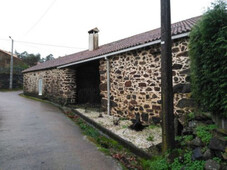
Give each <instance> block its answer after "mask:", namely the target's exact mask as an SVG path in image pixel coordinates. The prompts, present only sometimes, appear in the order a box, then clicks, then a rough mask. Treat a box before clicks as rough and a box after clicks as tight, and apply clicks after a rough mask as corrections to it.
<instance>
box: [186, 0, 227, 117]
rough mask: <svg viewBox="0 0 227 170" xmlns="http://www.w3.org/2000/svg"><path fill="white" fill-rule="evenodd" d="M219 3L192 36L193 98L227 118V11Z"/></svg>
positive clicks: (201, 21) (221, 3)
mask: <svg viewBox="0 0 227 170" xmlns="http://www.w3.org/2000/svg"><path fill="white" fill-rule="evenodd" d="M226 7H227V6H226V3H225V1H221V0H220V1H217V2H216V3H213V4H212V7H211V8H210V9H208V11H207V12H206V13H205V14H204V15H203V16H202V18H201V20H200V22H198V24H197V25H196V26H195V27H194V28H193V30H192V32H191V34H190V42H189V49H190V50H189V54H190V59H191V81H192V83H191V84H192V96H193V98H194V99H195V100H196V101H197V103H198V104H199V107H200V108H201V109H202V111H210V112H212V113H216V114H219V115H222V116H225V117H227V11H226Z"/></svg>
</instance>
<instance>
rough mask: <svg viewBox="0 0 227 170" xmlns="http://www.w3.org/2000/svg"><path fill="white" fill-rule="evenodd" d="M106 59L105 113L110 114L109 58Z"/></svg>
mask: <svg viewBox="0 0 227 170" xmlns="http://www.w3.org/2000/svg"><path fill="white" fill-rule="evenodd" d="M105 59H106V74H107V114H108V115H110V60H109V58H107V57H105Z"/></svg>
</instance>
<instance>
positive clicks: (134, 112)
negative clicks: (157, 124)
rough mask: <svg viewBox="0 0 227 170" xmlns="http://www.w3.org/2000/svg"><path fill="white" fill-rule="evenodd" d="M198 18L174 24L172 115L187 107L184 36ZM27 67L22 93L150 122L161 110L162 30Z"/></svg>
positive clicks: (94, 37) (93, 34)
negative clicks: (98, 105)
mask: <svg viewBox="0 0 227 170" xmlns="http://www.w3.org/2000/svg"><path fill="white" fill-rule="evenodd" d="M198 19H199V17H194V18H190V19H187V20H184V21H181V22H177V23H174V24H172V40H173V44H172V56H173V64H172V65H173V85H174V93H175V94H174V106H175V114H176V115H179V116H181V115H182V114H184V113H186V112H188V111H190V100H189V99H188V97H189V96H190V95H189V93H190V83H189V79H190V76H189V63H190V59H189V57H188V40H189V32H190V31H191V29H192V27H193V26H194V25H195V23H196V22H197V21H198ZM98 32H99V30H98V29H97V28H95V29H92V30H90V31H89V32H88V33H89V49H88V50H85V51H81V52H78V53H75V54H71V55H68V56H65V57H61V58H58V59H56V60H51V61H47V62H45V63H42V64H39V65H36V66H34V67H31V68H28V69H26V70H25V71H24V72H23V73H24V93H25V94H29V95H40V96H43V97H45V98H48V99H50V100H53V101H55V102H58V103H64V104H65V103H69V104H70V103H73V104H83V103H90V104H100V105H101V106H102V107H103V108H105V109H106V111H107V113H110V114H112V115H116V116H120V117H127V118H135V117H140V118H141V120H142V121H144V122H149V121H152V120H155V119H156V118H158V117H159V116H160V114H161V72H160V63H161V62H160V61H161V49H160V42H161V41H160V39H161V35H160V32H161V31H160V29H155V30H152V31H148V32H145V33H142V34H138V35H134V36H132V37H129V38H125V39H122V40H119V41H116V42H112V43H109V44H105V45H102V46H98Z"/></svg>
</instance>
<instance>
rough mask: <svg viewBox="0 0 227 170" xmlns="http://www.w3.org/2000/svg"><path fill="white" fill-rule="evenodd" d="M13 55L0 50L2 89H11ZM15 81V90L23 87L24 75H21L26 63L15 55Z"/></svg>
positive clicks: (0, 85)
mask: <svg viewBox="0 0 227 170" xmlns="http://www.w3.org/2000/svg"><path fill="white" fill-rule="evenodd" d="M10 61H11V53H10V52H7V51H4V50H1V49H0V89H7V88H9V77H10ZM13 63H14V64H13V65H14V74H13V76H14V79H13V88H19V87H22V84H23V75H22V73H21V71H22V69H20V68H21V67H20V66H23V65H24V63H23V61H22V60H21V59H19V58H18V57H17V56H16V55H13Z"/></svg>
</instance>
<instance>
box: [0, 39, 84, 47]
mask: <svg viewBox="0 0 227 170" xmlns="http://www.w3.org/2000/svg"><path fill="white" fill-rule="evenodd" d="M0 40H2V41H10V40H8V39H3V38H0ZM14 42H17V43H23V44H33V45H41V46H49V47H58V48H71V49H85V48H82V47H73V46H65V45H56V44H46V43H37V42H29V41H17V40H14Z"/></svg>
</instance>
